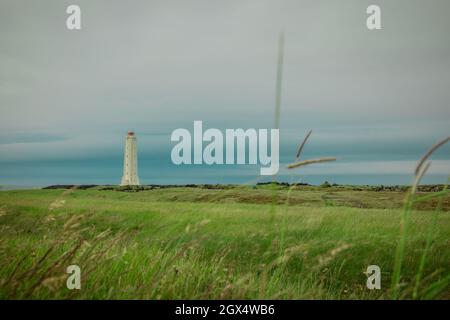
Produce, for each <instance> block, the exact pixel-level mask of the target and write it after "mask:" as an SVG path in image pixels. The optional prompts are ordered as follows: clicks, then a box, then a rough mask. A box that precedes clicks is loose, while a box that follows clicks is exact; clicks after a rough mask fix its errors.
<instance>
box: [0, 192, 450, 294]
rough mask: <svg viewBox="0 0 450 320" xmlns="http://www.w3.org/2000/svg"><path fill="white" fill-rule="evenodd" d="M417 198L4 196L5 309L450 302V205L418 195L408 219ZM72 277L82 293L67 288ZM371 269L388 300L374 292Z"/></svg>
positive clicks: (1, 274) (436, 195) (0, 280)
mask: <svg viewBox="0 0 450 320" xmlns="http://www.w3.org/2000/svg"><path fill="white" fill-rule="evenodd" d="M105 189H107V188H105ZM110 189H114V188H110ZM406 197H407V191H384V190H380V191H374V190H371V189H365V188H360V189H358V188H351V187H326V188H324V187H312V186H302V187H296V188H290V187H286V186H280V185H262V186H256V187H251V186H241V187H236V188H229V189H220V188H219V189H210V188H189V187H178V188H164V189H159V188H154V189H151V190H144V191H140V192H125V191H118V190H102V188H101V187H96V188H90V189H87V190H80V189H54V190H14V191H1V192H0V229H1V231H0V234H1V236H0V239H1V240H0V298H1V299H25V298H27V299H219V298H220V299H391V298H399V299H412V298H415V299H449V298H450V287H449V283H450V241H449V235H450V214H449V210H450V195H449V193H447V192H446V191H445V190H444V191H441V192H419V193H418V195H417V197H419V199H420V200H421V201H420V202H418V203H415V204H414V205H412V207H411V210H410V211H408V208H406V209H405V198H406ZM405 215H407V216H406V220H404V219H405ZM402 219H403V220H402ZM402 221H403V222H402ZM401 226H403V227H401ZM401 239H403V240H402V241H404V242H403V243H404V248H403V249H404V250H403V249H401V250H400V251H399V250H398V244H399V241H400V240H401ZM402 241H400V243H402ZM399 252H400V253H399ZM399 261H401V265H400V266H399V264H398V263H399ZM71 264H76V265H78V266H80V268H81V276H82V279H81V283H82V287H81V290H69V289H67V288H66V279H67V277H68V274H66V272H65V271H66V267H67V266H68V265H71ZM369 265H378V266H379V267H380V268H381V290H369V289H367V287H366V280H367V276H366V274H365V271H366V268H367V266H369ZM395 266H397V267H395ZM395 268H397V269H396V270H397V271H398V272H399V278H398V281H394V283H393V282H392V281H393V280H392V279H393V278H395V277H393V275H394V273H395Z"/></svg>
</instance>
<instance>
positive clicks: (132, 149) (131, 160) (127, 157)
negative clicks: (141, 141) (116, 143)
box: [120, 131, 139, 186]
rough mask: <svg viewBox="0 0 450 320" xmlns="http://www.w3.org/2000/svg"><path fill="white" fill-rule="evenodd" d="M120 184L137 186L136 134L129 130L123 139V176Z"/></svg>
mask: <svg viewBox="0 0 450 320" xmlns="http://www.w3.org/2000/svg"><path fill="white" fill-rule="evenodd" d="M120 185H121V186H138V185H139V178H138V168H137V142H136V135H135V134H134V132H132V131H130V132H128V134H127V137H126V139H125V151H124V157H123V177H122V182H121V183H120Z"/></svg>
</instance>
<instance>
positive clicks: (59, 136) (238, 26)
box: [0, 0, 450, 177]
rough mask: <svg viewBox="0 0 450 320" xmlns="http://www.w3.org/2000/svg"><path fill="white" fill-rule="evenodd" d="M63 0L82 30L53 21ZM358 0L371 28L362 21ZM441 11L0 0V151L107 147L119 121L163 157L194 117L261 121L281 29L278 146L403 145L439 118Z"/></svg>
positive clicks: (445, 31) (46, 157)
mask: <svg viewBox="0 0 450 320" xmlns="http://www.w3.org/2000/svg"><path fill="white" fill-rule="evenodd" d="M70 4H78V5H79V6H80V7H81V19H82V30H79V31H70V30H67V28H66V25H65V20H66V18H67V14H66V12H65V11H66V8H67V6H68V5H70ZM370 4H378V5H380V7H381V19H382V30H377V31H369V30H368V29H367V28H366V18H367V14H366V8H367V6H368V5H370ZM449 13H450V1H448V0H433V1H420V0H417V1H413V0H404V1H401V0H390V1H382V0H371V1H365V0H344V1H335V0H329V1H328V0H327V1H325V0H321V1H317V0H309V1H300V0H293V1H286V0H283V1H279V0H276V1H275V0H273V1H264V0H254V1H245V0H239V1H232V0H227V1H225V0H221V1H217V0H207V1H206V0H205V1H186V0H185V1H181V0H178V1H167V0H164V1H152V0H145V1H139V0H133V1H119V0H104V1H103V0H102V1H100V0H95V1H94V0H86V1H81V0H72V1H61V0H53V1H48V0H41V1H22V0H2V1H1V2H0V115H1V116H0V162H2V163H8V164H9V165H11V163H20V162H27V161H28V162H29V161H38V160H39V161H53V160H63V159H83V158H89V157H94V156H98V157H104V158H107V157H108V156H111V155H114V156H115V155H117V154H121V152H122V144H123V136H124V134H125V132H126V131H127V130H135V131H136V132H137V135H138V138H139V139H140V140H139V148H140V150H141V151H142V154H143V155H146V156H148V157H154V158H161V159H165V158H167V157H169V159H170V147H171V144H170V140H169V139H170V133H171V132H172V131H173V130H174V129H176V128H179V127H187V128H192V123H193V121H194V120H203V121H204V126H205V127H219V128H239V127H243V128H252V127H253V128H267V127H270V126H271V125H272V124H273V116H274V111H273V110H274V96H275V78H276V58H277V37H278V34H279V33H280V31H281V30H284V33H285V38H286V43H285V61H284V77H283V91H282V107H281V131H282V139H283V140H282V145H285V146H288V145H289V146H291V148H290V149H289V148H287V149H286V148H285V149H283V150H282V153H283V152H286V153H287V152H291V151H292V150H295V147H296V146H295V144H296V143H297V142H298V140H299V139H301V138H302V137H303V135H304V134H305V133H306V132H307V131H308V130H309V129H313V130H314V133H313V136H312V138H311V142H310V144H311V147H310V151H311V153H312V154H326V155H328V154H330V153H333V152H334V153H338V154H339V155H340V156H343V157H344V158H345V156H346V155H347V153H348V154H350V153H351V154H353V155H355V154H357V153H360V154H370V155H371V156H373V158H375V160H392V159H394V160H395V159H397V158H401V159H400V160H411V161H412V160H415V159H416V157H417V156H419V155H420V154H421V153H423V152H424V151H425V150H426V148H427V147H428V146H430V145H431V144H433V143H434V142H436V141H437V140H438V139H440V138H443V137H445V136H448V134H449V129H448V128H449V127H450V90H449V89H450V87H449V84H450V41H449V34H450V19H449V18H448V16H449ZM368 145H370V146H371V147H367V146H368ZM408 150H411V152H408ZM396 152H397V153H399V154H400V155H401V154H405V156H404V157H401V156H399V157H397V155H398V154H397V153H396ZM355 157H356V156H355ZM439 157H440V158H441V159H447V160H448V159H450V151H449V148H448V147H447V149H445V150H443V151H441V152H440V153H439ZM356 158H357V157H356ZM119 167H120V164H119ZM14 168H15V169H11V170H20V166H19V165H18V166H17V167H14ZM441 168H443V169H442V170H441V171H442V172H445V170H447V169H448V170H447V171H450V167H448V166H447V167H446V165H445V164H441ZM1 176H2V172H0V177H1Z"/></svg>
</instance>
